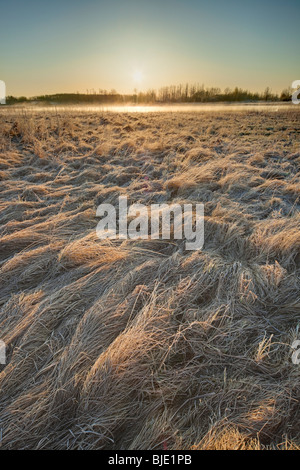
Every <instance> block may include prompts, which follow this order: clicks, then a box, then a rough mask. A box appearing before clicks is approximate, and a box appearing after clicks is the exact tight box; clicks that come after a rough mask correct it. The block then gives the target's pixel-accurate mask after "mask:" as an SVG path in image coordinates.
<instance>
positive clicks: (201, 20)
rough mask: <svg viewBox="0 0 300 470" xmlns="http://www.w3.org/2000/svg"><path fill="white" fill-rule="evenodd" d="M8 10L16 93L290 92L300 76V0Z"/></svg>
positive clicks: (8, 63) (139, 0) (172, 0)
mask: <svg viewBox="0 0 300 470" xmlns="http://www.w3.org/2000/svg"><path fill="white" fill-rule="evenodd" d="M0 6H1V10H0V14H1V27H0V79H1V80H4V81H5V82H6V86H7V93H8V94H12V95H16V96H20V95H27V96H32V95H37V94H43V93H56V92H76V91H79V92H85V91H86V89H91V88H94V89H96V90H98V89H99V88H103V89H108V90H110V89H111V88H115V89H117V90H118V91H120V92H124V93H125V92H132V90H133V88H138V89H148V88H158V87H160V86H164V85H170V84H178V83H180V82H183V83H185V82H190V83H197V82H198V83H201V84H202V83H204V84H205V85H207V86H218V87H220V88H225V87H234V86H236V85H237V86H241V87H243V88H248V89H250V90H253V91H254V90H258V91H261V90H263V89H264V88H265V87H266V86H270V87H271V88H272V89H273V91H281V90H282V89H283V88H285V87H287V86H289V85H291V83H292V81H293V80H296V79H300V60H299V44H300V0H284V1H283V0H265V1H264V0H260V1H259V0H252V1H248V0H239V1H237V0H226V1H225V0H151V1H150V0H147V1H146V0H109V1H102V0H85V1H83V0H81V1H78V0H59V1H58V0H52V1H51V2H50V1H48V0H47V1H45V0H27V1H26V0H22V1H21V0H14V1H13V2H4V1H3V0H0ZM137 72H139V73H137Z"/></svg>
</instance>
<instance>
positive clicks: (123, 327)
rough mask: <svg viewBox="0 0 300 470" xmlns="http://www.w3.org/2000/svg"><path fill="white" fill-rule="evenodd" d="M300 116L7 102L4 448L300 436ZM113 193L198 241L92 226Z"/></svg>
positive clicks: (207, 443)
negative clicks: (175, 212) (296, 344)
mask: <svg viewBox="0 0 300 470" xmlns="http://www.w3.org/2000/svg"><path fill="white" fill-rule="evenodd" d="M299 118H300V110H298V109H297V107H296V106H295V107H293V106H291V109H290V110H280V109H279V110H278V111H277V112H275V111H272V110H270V111H259V110H257V111H255V110H253V111H252V110H251V111H240V112H238V111H234V112H233V111H232V112H229V111H228V112H226V111H222V112H217V111H215V112H198V113H194V112H187V113H186V112H178V113H176V112H174V113H168V112H164V113H160V112H155V113H113V112H107V113H99V112H92V111H90V112H89V113H84V112H79V111H78V112H76V113H75V112H74V113H72V112H68V111H66V110H65V111H59V110H57V111H56V112H55V111H49V112H34V111H28V112H23V113H21V112H20V111H9V112H7V110H1V113H0V185H1V195H0V220H1V232H0V237H1V238H0V296H1V301H0V302H1V303H0V309H1V310H0V339H1V340H2V341H4V342H5V343H6V345H7V363H6V365H0V440H1V445H2V448H5V449H11V448H12V449H49V448H50V449H168V450H172V449H268V448H270V449H271V448H279V449H290V448H298V449H299V448H300V427H299V421H300V406H299V400H300V388H299V379H300V365H296V364H293V362H292V360H291V357H292V353H293V350H292V347H291V346H292V344H293V341H294V340H296V339H300V332H299V331H298V328H299V321H300V294H299V293H300V277H299V273H300V213H299V207H300V201H299V198H300V147H299V143H300V119H299ZM120 195H127V197H128V201H129V203H130V204H132V203H135V202H141V203H143V204H147V205H148V204H151V203H163V202H166V203H170V202H178V203H184V202H186V203H187V202H190V203H191V202H193V203H197V202H202V203H204V206H205V244H204V247H203V249H202V250H200V251H185V241H184V240H174V239H172V240H136V241H130V240H129V241H127V240H124V241H121V240H115V241H108V240H106V241H101V240H99V239H98V238H97V235H96V230H95V229H96V225H97V223H98V221H99V219H98V218H96V208H97V206H98V205H99V204H101V203H104V202H106V203H111V204H114V205H115V204H117V202H118V197H119V196H120Z"/></svg>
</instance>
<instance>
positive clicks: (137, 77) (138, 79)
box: [132, 70, 144, 83]
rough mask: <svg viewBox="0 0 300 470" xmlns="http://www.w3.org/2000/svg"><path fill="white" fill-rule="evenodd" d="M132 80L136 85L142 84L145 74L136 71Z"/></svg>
mask: <svg viewBox="0 0 300 470" xmlns="http://www.w3.org/2000/svg"><path fill="white" fill-rule="evenodd" d="M132 78H133V80H134V81H135V82H136V83H141V82H142V81H143V78H144V76H143V72H141V71H140V70H135V71H134V72H133V74H132Z"/></svg>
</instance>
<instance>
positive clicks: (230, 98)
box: [6, 84, 292, 104]
mask: <svg viewBox="0 0 300 470" xmlns="http://www.w3.org/2000/svg"><path fill="white" fill-rule="evenodd" d="M291 96H292V90H291V88H288V89H286V90H283V91H282V93H281V94H280V95H278V94H274V93H272V92H271V90H270V88H266V89H265V91H264V92H263V93H253V92H250V91H248V90H243V89H242V88H238V87H236V88H234V89H230V88H226V89H225V90H224V91H223V92H222V91H221V89H220V88H213V87H211V88H205V87H204V85H190V84H186V85H172V86H165V87H162V88H160V89H159V90H148V91H146V92H137V91H136V90H135V91H134V93H133V94H126V95H122V94H120V93H118V92H117V91H116V90H111V91H110V92H108V91H106V90H99V92H98V93H97V92H95V90H91V91H88V90H87V93H58V94H55V95H41V96H35V97H32V98H26V97H25V96H21V97H19V98H15V97H14V96H8V97H7V100H6V102H7V104H16V103H24V102H46V103H58V104H61V103H65V104H71V103H72V104H80V103H82V104H85V103H89V104H101V103H102V104H128V103H135V104H136V103H138V104H142V103H143V104H150V103H212V102H226V101H227V102H234V101H290V100H291Z"/></svg>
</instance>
